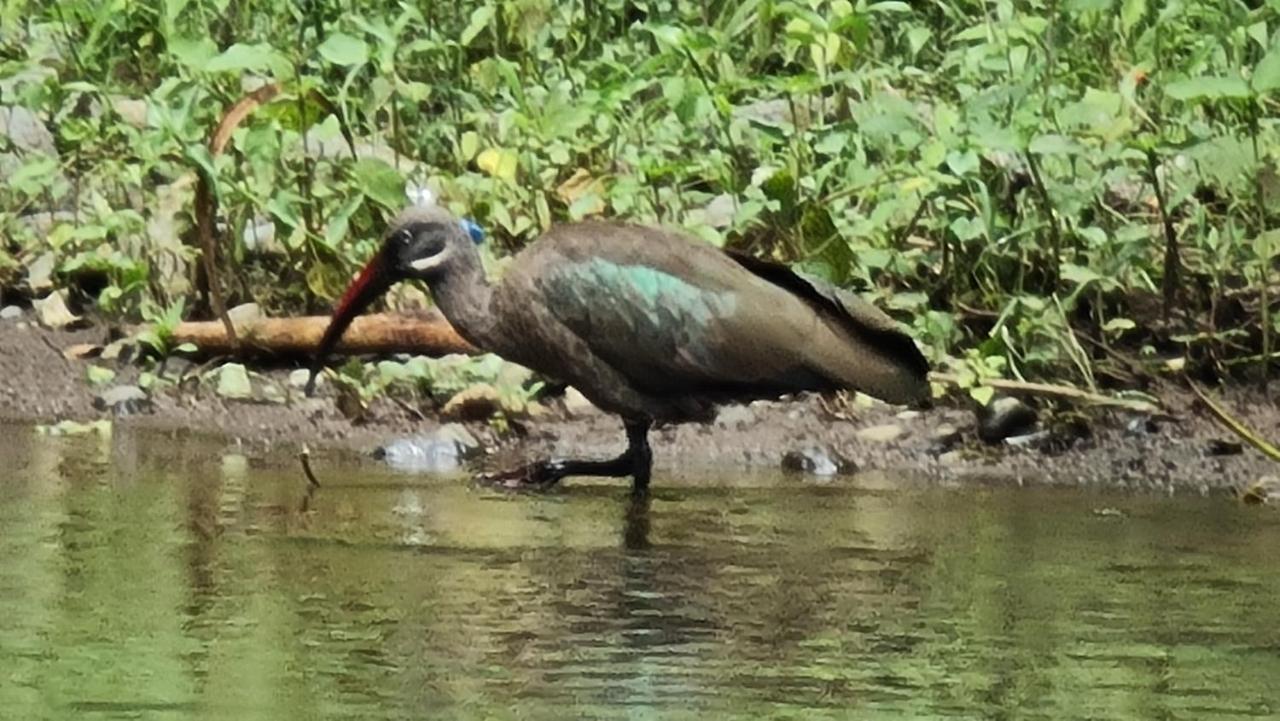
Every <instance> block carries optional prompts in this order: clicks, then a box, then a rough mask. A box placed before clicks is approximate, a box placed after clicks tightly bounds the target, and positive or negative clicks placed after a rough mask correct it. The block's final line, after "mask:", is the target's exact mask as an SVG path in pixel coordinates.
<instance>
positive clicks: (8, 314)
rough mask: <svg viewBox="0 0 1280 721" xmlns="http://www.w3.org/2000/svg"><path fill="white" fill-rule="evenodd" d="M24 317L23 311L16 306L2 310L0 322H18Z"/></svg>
mask: <svg viewBox="0 0 1280 721" xmlns="http://www.w3.org/2000/svg"><path fill="white" fill-rule="evenodd" d="M21 317H22V309H21V308H19V307H18V306H16V305H6V306H5V307H3V308H0V320H17V319H19V318H21Z"/></svg>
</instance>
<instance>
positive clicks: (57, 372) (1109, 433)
mask: <svg viewBox="0 0 1280 721" xmlns="http://www.w3.org/2000/svg"><path fill="white" fill-rule="evenodd" d="M104 337H105V331H104V330H103V329H102V328H90V329H84V330H77V331H57V332H55V331H49V330H45V329H42V328H39V327H37V326H35V325H34V324H32V323H31V322H30V317H29V316H28V317H27V318H25V319H9V320H3V321H0V421H6V422H17V423H42V424H50V423H56V422H59V421H63V420H74V421H87V420H95V419H101V418H112V420H113V423H114V424H115V425H116V427H118V428H121V427H123V428H134V429H145V430H149V431H163V432H173V433H198V434H210V435H214V436H217V437H221V438H224V439H226V442H227V443H229V444H236V445H239V446H242V447H246V448H249V449H258V450H260V451H264V452H265V451H266V450H268V449H270V448H278V447H281V446H286V447H288V446H298V445H301V444H303V443H305V444H307V445H308V446H310V447H311V448H312V449H313V450H315V451H316V452H317V453H318V454H321V455H323V454H326V453H330V454H344V453H365V452H369V451H372V450H373V449H375V448H377V447H379V446H381V445H382V444H384V443H386V442H388V441H390V440H392V439H394V438H396V437H401V436H406V435H412V434H418V433H427V432H430V431H431V430H433V429H434V428H436V427H438V426H439V425H440V421H439V420H438V419H436V418H434V417H432V416H430V415H428V416H425V417H423V418H418V417H415V415H416V411H415V409H413V408H411V407H408V406H405V405H402V404H397V403H395V402H392V401H389V400H377V401H375V402H374V403H373V405H372V406H371V408H370V411H369V413H368V414H367V415H366V418H365V420H364V422H362V423H358V424H354V423H352V422H351V421H349V420H348V419H347V418H346V417H344V416H343V414H342V413H340V412H339V410H338V407H337V404H336V402H335V398H334V394H333V393H332V391H331V389H327V388H326V389H322V391H321V392H320V394H319V396H318V397H317V398H312V399H307V398H303V397H302V396H301V393H300V392H299V391H297V390H296V389H290V388H289V385H288V381H287V376H288V374H289V372H290V370H292V369H290V368H275V369H261V370H260V372H261V375H262V378H263V379H264V380H265V382H268V383H272V382H274V383H276V384H277V385H278V386H279V387H280V388H281V389H284V394H285V396H286V397H285V398H284V399H283V402H273V403H267V402H245V401H231V400H227V399H224V398H221V397H219V396H218V395H217V394H215V393H214V392H213V391H212V388H211V387H210V385H209V384H207V383H206V384H201V383H197V382H192V383H186V384H183V387H182V389H181V390H178V389H175V388H171V387H169V388H164V389H161V390H157V391H155V392H153V393H152V394H151V398H150V403H149V404H146V406H145V407H143V408H141V409H140V410H139V412H136V413H131V414H129V415H127V416H122V417H117V416H115V415H114V414H113V413H112V412H111V411H110V410H109V409H100V408H98V407H95V397H96V396H97V395H98V394H99V393H101V392H102V387H97V388H95V387H93V386H92V385H91V384H90V383H89V382H88V380H87V377H86V374H87V372H88V371H87V369H88V367H89V365H90V363H89V362H87V361H84V360H77V359H71V358H67V357H65V356H64V354H63V350H64V349H66V348H68V347H71V346H74V345H76V344H84V343H100V342H102V341H103V340H104ZM95 364H96V365H98V366H109V367H111V368H112V369H114V370H115V371H116V373H117V375H116V377H115V379H113V380H112V381H111V384H122V383H123V384H129V383H133V382H135V381H136V380H137V378H138V375H139V372H140V371H139V368H138V367H137V366H136V365H132V364H120V365H118V366H117V365H114V364H111V363H106V362H103V361H97V362H96V363H95ZM177 371H178V369H176V368H175V369H170V372H174V373H176V372H177ZM182 371H183V372H184V373H185V374H187V375H188V376H192V375H193V374H197V375H198V372H199V371H200V368H199V367H192V366H190V365H189V364H187V365H186V366H185V367H183V368H182ZM1165 399H1166V401H1167V402H1169V405H1170V406H1171V408H1173V410H1174V416H1175V419H1173V420H1159V421H1152V420H1148V419H1144V418H1142V417H1139V416H1135V415H1131V414H1126V413H1121V412H1105V413H1103V412H1097V413H1091V414H1089V416H1088V418H1089V420H1088V421H1087V422H1086V423H1084V424H1083V428H1079V427H1078V428H1077V429H1076V431H1075V432H1072V433H1068V434H1055V436H1054V437H1053V438H1052V439H1050V440H1049V441H1048V442H1040V443H1031V444H1028V445H1027V446H1023V447H1009V446H1006V445H997V446H991V445H987V444H984V443H982V442H981V441H979V440H978V439H977V438H976V434H975V428H974V426H975V422H974V414H973V413H972V412H971V411H970V410H969V409H966V408H963V407H955V406H953V407H945V406H944V407H939V408H934V409H932V410H928V411H922V412H916V411H904V410H903V409H901V408H894V407H888V406H875V407H870V408H865V409H862V408H860V409H857V410H856V411H854V412H853V413H851V414H847V415H845V414H842V415H844V417H833V416H832V414H831V413H829V412H828V410H827V409H826V408H824V407H823V404H822V402H821V400H820V399H818V398H814V397H803V398H799V399H794V400H790V401H786V402H777V403H756V404H753V405H751V406H749V407H733V408H729V409H726V410H725V411H723V412H722V414H721V416H720V418H719V419H718V420H717V421H716V422H715V423H713V424H709V425H685V426H679V427H674V428H663V429H659V430H658V431H657V432H655V434H654V439H653V441H654V449H655V454H656V456H655V473H656V478H655V482H656V483H660V482H661V475H662V473H664V472H665V473H671V472H673V471H678V470H682V469H686V468H696V467H707V466H717V467H721V468H741V469H744V470H746V469H751V468H763V467H777V466H779V465H780V464H781V463H782V459H783V457H784V456H785V455H786V454H788V453H795V452H798V451H804V450H805V449H808V448H813V447H818V448H824V449H830V450H831V451H833V452H834V453H835V454H838V455H839V456H843V457H844V458H846V459H848V460H849V461H850V462H851V463H852V464H853V465H854V466H855V467H856V468H858V469H864V470H872V469H891V470H894V471H895V472H897V473H899V474H905V475H906V476H908V477H913V478H920V479H924V480H926V481H929V482H937V483H944V484H955V483H972V484H981V483H997V484H1043V483H1049V484H1086V485H1098V486H1105V487H1113V488H1119V489H1134V490H1151V491H1166V492H1189V493H1208V492H1213V491H1223V492H1225V491H1227V490H1228V489H1230V488H1232V487H1240V486H1243V485H1249V484H1252V483H1254V482H1255V481H1257V480H1258V479H1259V478H1260V477H1263V476H1265V475H1268V474H1271V473H1275V472H1276V471H1275V469H1274V468H1273V465H1272V464H1271V463H1270V462H1269V461H1267V459H1265V458H1264V457H1262V456H1261V455H1260V454H1258V453H1255V452H1253V451H1252V450H1251V449H1247V448H1246V449H1243V450H1242V451H1240V450H1239V449H1238V445H1237V444H1236V443H1235V439H1234V438H1232V437H1230V435H1229V434H1227V433H1226V432H1225V431H1223V430H1222V429H1221V428H1220V427H1219V426H1218V425H1216V424H1215V423H1214V421H1213V420H1212V419H1211V418H1209V417H1208V415H1207V414H1206V413H1205V412H1204V411H1203V410H1202V409H1199V408H1197V407H1196V404H1195V403H1194V402H1193V401H1192V400H1191V398H1190V397H1189V396H1188V395H1186V394H1182V393H1176V392H1173V391H1169V392H1166V393H1165ZM1224 402H1225V404H1226V406H1227V407H1228V409H1229V410H1230V411H1231V412H1232V413H1235V414H1238V417H1240V418H1241V419H1242V420H1245V421H1246V422H1248V423H1250V424H1251V425H1252V426H1253V427H1255V428H1256V429H1258V430H1259V431H1260V432H1262V433H1263V434H1264V435H1266V436H1268V437H1271V438H1275V437H1280V411H1278V410H1277V407H1276V405H1275V403H1274V402H1273V401H1271V400H1269V399H1268V398H1267V397H1266V394H1265V393H1263V392H1261V391H1260V390H1259V389H1256V388H1247V389H1232V390H1229V391H1228V392H1226V394H1225V401H1224ZM548 408H549V410H548V412H547V413H546V414H545V415H543V416H541V417H539V418H537V419H534V420H531V421H528V422H527V424H526V426H525V429H524V431H525V432H524V433H522V434H521V433H509V434H507V435H505V436H499V435H498V434H496V433H495V432H494V431H493V430H492V429H491V428H490V427H489V426H488V425H487V424H484V423H470V424H467V427H468V429H469V430H470V431H471V432H472V434H473V435H475V436H476V437H477V438H478V439H479V440H480V441H481V442H482V444H483V445H484V447H485V450H486V456H487V457H485V458H481V459H480V460H479V461H477V465H480V466H495V467H496V466H500V465H503V464H508V463H512V462H514V461H516V460H519V459H520V458H522V457H524V456H531V455H536V454H540V453H548V452H550V453H554V454H559V455H603V454H609V453H614V452H616V451H618V450H619V449H620V448H621V447H622V442H623V438H622V433H621V428H620V424H619V423H618V422H617V421H616V420H615V419H613V418H611V417H608V416H605V415H602V414H599V413H586V414H579V415H577V416H572V415H571V414H569V413H568V412H567V411H566V410H565V409H564V408H563V406H562V405H561V404H560V403H559V402H558V401H555V400H553V401H551V402H550V403H548ZM949 429H950V430H954V433H951V432H948V431H949ZM1080 430H1083V433H1079V432H1078V431H1080Z"/></svg>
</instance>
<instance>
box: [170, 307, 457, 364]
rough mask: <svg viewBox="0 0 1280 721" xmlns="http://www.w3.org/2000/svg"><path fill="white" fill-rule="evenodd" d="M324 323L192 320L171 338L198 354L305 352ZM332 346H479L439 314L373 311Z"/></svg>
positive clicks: (442, 350)
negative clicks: (231, 326) (230, 324)
mask: <svg viewBox="0 0 1280 721" xmlns="http://www.w3.org/2000/svg"><path fill="white" fill-rule="evenodd" d="M328 325H329V317H328V316H304V317H301V318H261V319H258V320H252V321H246V322H242V323H238V324H237V325H236V336H237V337H236V338H234V339H233V338H230V337H228V334H227V330H226V328H225V327H224V326H223V324H222V323H221V322H219V321H192V322H186V323H180V324H178V327H177V328H175V329H174V331H173V343H174V344H176V345H181V344H183V343H192V344H194V345H195V346H196V347H197V348H199V350H200V353H201V354H202V355H233V356H236V355H244V354H249V353H257V354H263V355H308V354H311V353H314V352H315V350H316V347H317V346H319V345H320V338H321V337H322V336H323V335H324V329H325V328H326V327H327V326H328ZM237 340H238V341H239V344H238V345H239V347H237V343H236V341H237ZM335 352H337V353H347V354H351V355H357V354H364V353H410V354H414V355H427V356H442V355H448V354H450V353H465V354H475V353H477V352H478V351H477V350H476V348H475V347H474V346H472V345H471V344H470V343H468V342H466V341H465V340H463V339H462V336H460V335H458V331H456V330H454V329H453V326H451V325H449V322H448V321H447V320H445V319H444V318H443V317H442V316H440V315H439V314H436V315H434V316H425V317H415V316H408V315H399V314H393V313H377V314H373V315H363V316H360V317H359V318H356V320H355V321H354V322H353V323H352V324H351V327H350V328H348V329H347V332H346V333H344V334H343V336H342V340H341V341H340V342H339V343H338V346H337V348H336V349H335Z"/></svg>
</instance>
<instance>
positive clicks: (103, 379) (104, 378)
mask: <svg viewBox="0 0 1280 721" xmlns="http://www.w3.org/2000/svg"><path fill="white" fill-rule="evenodd" d="M85 375H86V376H87V377H88V379H89V385H93V386H105V385H106V384H108V383H110V382H111V381H113V380H115V379H116V372H115V371H113V370H111V369H110V368H102V367H101V366H89V367H88V368H86V369H85Z"/></svg>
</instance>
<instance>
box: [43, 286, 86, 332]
mask: <svg viewBox="0 0 1280 721" xmlns="http://www.w3.org/2000/svg"><path fill="white" fill-rule="evenodd" d="M66 294H67V292H66V291H65V290H60V291H57V292H56V293H50V294H49V295H47V296H45V297H43V298H41V299H39V300H35V301H32V302H31V307H32V308H33V309H34V310H35V312H36V317H37V318H39V319H40V324H41V325H43V326H44V327H46V328H53V329H55V330H57V329H59V328H66V327H67V326H69V325H72V324H74V323H78V322H79V321H80V316H77V315H74V314H73V313H72V312H71V311H70V310H68V309H67V302H66Z"/></svg>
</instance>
